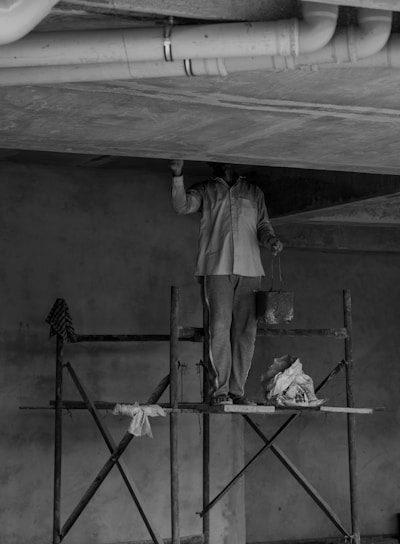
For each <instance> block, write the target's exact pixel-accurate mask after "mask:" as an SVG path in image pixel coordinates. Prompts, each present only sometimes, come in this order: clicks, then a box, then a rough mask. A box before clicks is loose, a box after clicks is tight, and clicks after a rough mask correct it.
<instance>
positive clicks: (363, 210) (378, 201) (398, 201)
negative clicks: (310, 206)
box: [273, 193, 400, 225]
mask: <svg viewBox="0 0 400 544" xmlns="http://www.w3.org/2000/svg"><path fill="white" fill-rule="evenodd" d="M304 221H307V222H308V221H312V222H313V221H314V222H315V221H318V222H335V223H341V224H343V223H353V224H354V223H367V224H372V223H373V224H391V225H393V224H399V225H400V193H394V194H390V195H385V196H380V197H376V198H363V199H360V200H358V201H355V202H349V203H346V204H341V205H339V206H327V207H322V208H316V209H314V210H312V211H305V212H299V213H292V214H289V215H285V216H282V217H277V218H275V219H274V220H273V223H274V225H281V224H284V223H293V222H304Z"/></svg>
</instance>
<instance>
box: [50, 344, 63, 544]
mask: <svg viewBox="0 0 400 544" xmlns="http://www.w3.org/2000/svg"><path fill="white" fill-rule="evenodd" d="M63 350H64V339H63V337H62V336H61V335H59V334H57V338H56V389H55V402H56V404H55V417H54V501H53V544H59V543H60V542H61V532H60V527H61V522H60V510H61V458H62V411H63Z"/></svg>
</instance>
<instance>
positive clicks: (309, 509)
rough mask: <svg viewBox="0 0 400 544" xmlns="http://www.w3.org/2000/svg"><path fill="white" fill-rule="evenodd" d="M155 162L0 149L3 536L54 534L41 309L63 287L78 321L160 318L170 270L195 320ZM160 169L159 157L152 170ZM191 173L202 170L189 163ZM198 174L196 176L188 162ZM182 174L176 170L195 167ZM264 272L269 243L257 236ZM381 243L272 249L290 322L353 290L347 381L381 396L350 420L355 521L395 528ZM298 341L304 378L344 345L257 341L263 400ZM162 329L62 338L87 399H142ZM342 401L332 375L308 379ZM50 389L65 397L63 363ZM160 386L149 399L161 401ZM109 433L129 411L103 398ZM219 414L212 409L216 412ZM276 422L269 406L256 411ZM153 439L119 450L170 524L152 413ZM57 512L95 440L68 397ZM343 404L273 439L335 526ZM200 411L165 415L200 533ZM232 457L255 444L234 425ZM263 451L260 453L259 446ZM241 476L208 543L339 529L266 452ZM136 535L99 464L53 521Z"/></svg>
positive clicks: (162, 429) (97, 539) (340, 496)
mask: <svg viewBox="0 0 400 544" xmlns="http://www.w3.org/2000/svg"><path fill="white" fill-rule="evenodd" d="M159 166H160V165H158V170H157V171H156V170H154V171H153V172H151V171H150V170H146V171H145V170H140V169H136V170H135V169H132V170H130V171H129V172H128V171H126V170H95V169H92V168H87V169H85V168H79V169H78V168H56V167H49V166H47V167H43V166H39V165H15V164H11V163H3V164H2V165H1V167H0V168H1V170H0V179H1V182H0V187H1V199H0V208H1V209H0V212H1V213H0V248H1V254H2V256H3V259H2V264H1V267H0V281H1V300H2V311H1V312H0V323H1V343H0V357H1V361H2V363H1V367H0V368H1V370H0V374H1V379H0V391H1V395H0V403H1V411H0V418H1V422H0V425H1V430H2V438H3V439H2V448H1V450H0V451H1V452H0V455H1V461H2V462H1V469H0V481H1V488H2V493H1V496H0V541H1V542H4V543H6V544H20V543H21V542H25V541H26V540H27V537H29V542H30V544H39V543H40V544H43V543H46V542H49V543H50V542H51V534H52V486H53V429H54V419H53V414H52V412H51V411H50V410H35V411H22V410H19V406H21V405H31V406H32V405H39V406H46V405H47V403H48V400H50V399H52V398H54V371H55V367H54V361H55V359H54V354H55V346H54V341H53V340H50V341H49V339H48V326H47V324H46V323H45V318H46V316H47V314H48V312H49V310H50V309H51V306H52V304H53V303H54V301H55V299H56V298H57V297H63V298H65V299H66V301H67V303H68V305H69V308H70V312H71V314H72V318H73V322H74V325H75V328H76V330H77V332H80V333H167V332H168V330H169V286H170V285H178V286H179V287H180V291H181V314H182V318H181V321H182V323H184V324H187V325H194V326H200V325H201V306H200V302H199V288H198V285H197V284H196V283H195V281H194V280H193V277H192V273H193V265H194V260H195V254H196V237H197V228H198V217H196V216H185V217H178V216H176V215H175V214H174V212H173V211H172V208H171V205H170V185H169V179H168V178H169V176H168V174H166V175H165V176H164V175H163V174H162V173H160V169H159ZM165 171H167V170H165ZM199 176H201V178H202V177H204V172H201V174H199ZM199 179H200V178H199ZM199 179H196V174H195V172H193V171H191V172H190V179H189V178H188V180H187V182H188V183H190V182H195V181H198V180H199ZM262 255H263V261H264V265H265V269H266V272H267V278H266V280H265V288H269V279H270V277H269V271H270V257H269V254H268V252H263V253H262ZM399 260H400V258H399V257H398V256H396V255H378V254H370V255H367V254H334V253H319V252H304V251H303V252H299V251H298V252H296V251H293V250H288V251H286V252H284V254H283V255H282V266H283V273H284V286H285V288H287V289H288V290H293V291H295V321H294V322H293V326H296V327H337V326H341V325H342V323H343V316H342V303H341V296H342V289H344V288H349V289H351V291H352V298H353V320H354V359H355V389H356V390H355V394H356V402H357V405H359V406H385V407H386V410H385V412H378V413H376V414H375V415H373V416H359V418H358V419H357V443H358V455H359V459H358V467H359V470H358V472H359V486H360V495H361V529H362V533H363V534H383V533H394V532H395V531H396V514H397V510H398V507H397V504H398V497H399V484H398V481H397V478H396V477H395V475H396V474H397V473H398V470H399V461H398V456H397V451H398V449H399V446H400V444H399V433H398V423H399V417H400V415H399V410H398V400H397V399H398V387H397V383H398V380H399V368H398V364H397V356H398V353H399V338H398V335H397V328H398V327H397V324H398V322H399V318H400V315H399V313H400V310H399V304H398V300H399V286H398V268H399V264H400V263H399ZM288 352H289V353H291V354H295V355H298V356H299V357H300V359H301V361H302V362H303V364H304V370H305V372H306V373H308V374H310V375H311V376H312V378H313V379H314V381H315V382H316V383H318V382H319V381H320V380H322V378H323V377H325V375H326V374H327V373H328V372H329V371H330V370H331V369H332V367H333V366H334V365H335V364H336V363H337V362H338V361H339V360H341V359H342V357H343V343H342V342H338V341H335V340H317V339H309V340H306V339H301V340H299V339H290V340H289V339H285V340H283V339H271V338H269V339H268V338H264V339H259V340H258V342H257V346H256V353H255V358H254V364H253V367H252V369H251V372H250V375H249V381H248V384H247V389H248V394H249V396H255V397H259V398H262V392H261V391H260V388H259V379H260V375H261V373H262V372H264V370H265V368H266V366H268V365H269V364H270V363H271V362H272V358H273V357H274V356H279V355H282V354H283V353H288ZM181 355H182V357H181V359H182V361H184V362H186V363H187V368H186V370H185V373H184V375H183V387H182V389H181V390H180V397H181V398H182V399H183V400H186V401H187V400H197V399H199V397H200V384H199V378H198V375H197V367H196V363H197V362H199V360H200V358H201V356H202V353H201V346H200V345H190V344H186V343H184V344H182V346H181ZM168 356H169V355H168V345H164V344H147V343H142V344H120V345H118V346H116V345H111V344H107V345H95V344H90V345H83V344H79V345H76V346H70V345H67V347H66V350H65V360H69V361H70V362H71V364H72V365H73V367H74V368H75V370H76V372H77V373H78V375H79V377H80V378H81V380H82V381H83V382H84V384H85V385H86V387H87V389H88V390H89V392H90V393H91V394H92V396H93V398H94V399H96V400H109V401H115V402H121V401H122V402H134V401H136V400H138V401H144V400H145V399H146V397H147V396H148V395H149V393H150V392H151V390H152V388H154V387H155V385H156V384H157V383H158V382H159V380H160V379H161V378H162V377H163V376H165V375H166V374H167V372H168ZM321 396H324V397H325V396H326V397H328V398H329V404H333V405H343V404H344V401H345V399H344V377H343V375H341V376H338V377H336V378H335V379H334V381H332V382H331V383H330V384H329V385H328V386H327V387H326V389H325V390H324V392H323V393H321ZM65 397H66V398H71V399H76V400H79V395H78V393H77V392H76V390H75V389H74V386H73V385H72V382H71V380H69V377H68V376H66V378H65ZM166 399H167V395H165V396H164V398H163V399H162V400H166ZM102 414H103V417H104V421H105V423H106V424H107V425H108V426H109V427H110V429H111V431H112V434H113V436H114V439H115V440H118V439H119V438H120V437H121V436H122V434H123V433H124V432H125V430H126V428H127V425H128V420H126V419H124V418H115V417H114V416H111V415H110V414H107V413H102ZM221 417H222V416H221ZM240 419H241V418H233V417H229V416H223V419H220V418H218V417H213V418H212V425H213V427H212V437H213V439H212V440H213V442H212V481H211V484H212V489H211V495H212V497H213V496H214V495H215V494H216V493H217V492H218V491H219V490H220V489H221V488H222V487H223V486H224V485H225V484H226V483H227V482H228V481H229V480H230V479H231V478H232V476H233V475H234V474H235V473H236V472H237V471H238V470H239V469H240V468H241V467H242V466H243V464H244V459H243V448H242V446H243V442H242V431H243V428H242V424H241V421H240ZM257 422H258V423H259V425H260V427H261V428H262V430H263V431H264V432H265V433H266V434H267V435H271V434H273V432H274V430H275V428H276V427H277V426H278V425H279V424H280V423H281V422H283V418H282V417H281V416H279V418H278V417H276V418H275V417H265V418H259V420H257ZM151 423H152V428H153V433H154V438H153V439H149V438H147V437H146V438H141V439H136V440H134V442H133V443H132V444H131V446H130V447H129V449H128V450H127V452H126V453H125V454H124V460H125V461H126V462H127V464H128V465H129V467H130V468H131V472H132V474H133V477H134V478H135V480H136V482H137V484H138V486H139V488H140V490H141V493H142V495H143V497H144V500H145V503H146V504H147V505H148V507H149V508H148V509H149V513H150V515H151V517H152V519H153V520H154V523H155V525H156V526H157V528H158V530H159V532H160V533H161V535H162V536H163V537H168V536H169V535H170V519H169V516H170V514H169V476H168V472H169V459H168V440H169V437H168V422H167V421H164V420H161V418H155V419H153V420H152V421H151ZM63 424H64V443H63V452H64V455H63V487H62V520H65V519H66V517H67V516H68V515H69V514H70V513H71V511H72V509H73V507H74V506H75V505H76V503H77V501H78V500H79V499H80V497H81V495H82V494H83V492H84V491H85V490H86V488H87V487H88V485H89V484H90V482H91V481H92V479H93V478H94V477H95V475H96V474H97V472H98V470H99V469H100V468H101V466H102V465H103V463H104V461H105V459H106V458H107V457H108V452H107V450H106V447H105V445H104V443H103V442H102V439H101V437H100V436H99V434H98V431H97V429H96V428H95V426H94V424H93V422H92V421H91V418H90V416H89V414H87V413H86V412H76V411H73V412H71V413H70V414H68V413H65V415H64V418H63ZM345 424H346V420H345V416H341V415H329V416H321V415H315V416H310V417H301V418H300V419H299V420H298V421H297V422H296V423H295V424H294V425H293V426H292V427H291V430H290V431H289V430H288V432H287V433H286V434H285V435H282V437H281V438H280V439H279V441H278V445H279V446H281V447H282V449H284V450H285V452H287V454H288V456H289V457H290V458H291V459H292V460H293V461H294V462H295V463H296V464H298V466H299V468H300V469H301V470H302V471H303V472H304V474H305V475H306V476H307V477H308V478H309V479H310V481H311V482H312V484H313V485H314V486H315V487H316V488H317V489H318V490H319V491H320V493H321V494H322V496H323V497H324V498H325V499H326V500H327V502H328V503H330V504H331V506H332V507H333V508H334V509H335V510H336V511H337V513H338V514H339V516H340V517H341V519H342V521H343V523H344V524H345V525H346V526H347V527H349V523H350V522H349V504H348V484H347V482H348V470H347V454H346V449H345V440H346V429H345ZM200 433H201V430H200V424H199V421H198V419H197V416H194V415H185V416H182V417H181V418H180V437H181V440H180V464H181V480H180V484H181V508H182V515H181V534H182V535H189V534H199V533H200V532H201V520H200V518H199V517H198V516H197V515H196V514H195V512H197V511H199V510H200V509H201V456H200V450H201V437H200ZM245 439H246V440H245V456H246V458H248V457H249V456H251V455H253V454H254V453H255V452H256V451H257V450H258V449H259V447H261V445H262V444H261V443H260V440H259V438H258V437H257V436H256V435H255V434H254V432H253V431H252V430H251V429H246V430H245ZM261 459H262V460H261ZM261 459H260V460H259V461H257V463H256V465H255V466H253V467H252V468H251V469H250V470H249V471H248V472H247V473H246V503H247V514H246V520H245V519H244V512H245V509H244V507H243V506H244V487H243V483H241V484H240V485H239V487H235V488H234V489H233V490H232V491H231V492H230V493H229V494H228V495H227V496H226V497H225V499H224V500H223V501H221V502H220V503H219V504H218V505H217V506H216V507H215V508H214V509H213V511H212V515H211V528H212V535H213V540H212V542H213V544H214V543H215V544H226V543H228V542H229V543H230V544H243V543H244V542H245V539H246V536H245V526H246V527H247V529H246V530H247V542H249V543H251V542H265V541H267V540H282V539H287V538H290V539H292V538H293V539H294V538H318V537H322V536H337V535H338V533H337V531H336V529H335V528H334V527H333V526H332V525H331V524H330V522H329V521H328V520H327V519H326V518H325V517H324V516H323V515H322V513H320V511H319V510H318V509H317V507H316V506H315V505H314V503H312V502H311V499H309V497H308V496H307V495H306V494H305V493H304V491H303V490H302V489H300V488H297V487H296V485H297V484H296V482H295V481H294V480H293V479H292V477H291V476H290V475H289V474H288V473H286V472H285V471H284V469H283V467H281V466H280V465H279V463H278V461H277V460H276V459H274V457H273V456H272V454H271V452H266V453H265V454H264V457H263V458H261ZM144 538H148V535H147V531H146V529H145V527H144V524H143V523H142V521H141V519H140V517H139V515H138V514H137V512H136V509H135V507H134V505H133V503H132V502H131V499H130V497H129V496H128V493H127V491H126V489H125V487H124V485H123V483H122V481H121V479H120V476H119V474H118V473H117V472H115V473H114V471H113V472H112V473H111V474H110V475H109V477H108V478H107V479H106V481H105V482H104V483H103V484H102V486H101V488H100V489H99V491H98V493H97V494H96V496H95V497H94V499H93V501H92V502H91V503H90V505H89V506H88V507H87V508H86V510H85V511H84V513H83V514H82V516H81V518H80V519H79V520H78V522H77V523H76V525H75V526H74V527H73V528H72V530H71V532H70V533H69V534H68V535H67V537H66V539H65V542H66V544H68V543H71V544H81V542H85V544H117V543H118V544H119V543H121V542H128V541H134V540H138V539H144Z"/></svg>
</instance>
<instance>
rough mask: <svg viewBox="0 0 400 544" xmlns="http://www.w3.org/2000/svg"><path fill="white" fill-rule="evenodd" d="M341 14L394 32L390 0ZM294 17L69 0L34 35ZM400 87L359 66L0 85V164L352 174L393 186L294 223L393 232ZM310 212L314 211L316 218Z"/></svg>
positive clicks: (393, 74) (272, 3)
mask: <svg viewBox="0 0 400 544" xmlns="http://www.w3.org/2000/svg"><path fill="white" fill-rule="evenodd" d="M327 3H335V4H338V2H336V1H335V0H330V2H327ZM340 4H341V7H340V9H339V24H340V25H342V26H346V25H349V24H351V23H352V22H353V21H354V20H355V19H354V18H355V7H362V6H363V7H375V8H379V9H383V10H392V11H393V12H394V19H393V28H392V32H393V33H396V32H397V30H398V27H399V26H400V25H399V14H398V13H397V11H399V10H400V2H398V1H395V0H381V1H379V2H377V1H375V0H374V1H372V0H370V1H362V0H349V1H343V2H340ZM299 9H300V7H299V2H294V1H285V0H279V1H278V0H248V1H247V2H240V1H239V0H236V1H234V0H202V2H198V0H193V1H190V0H168V1H166V0H164V1H161V0H146V1H144V0H142V1H130V0H74V1H69V2H60V3H59V4H58V5H57V6H56V7H55V8H53V10H52V12H51V14H50V15H49V16H48V17H47V18H46V19H45V20H44V21H43V22H42V23H41V24H40V25H39V27H38V28H36V29H35V31H49V30H55V31H60V32H61V31H63V30H68V29H71V28H73V29H94V28H121V27H122V28H126V27H131V26H143V25H149V24H151V25H154V24H156V25H158V24H160V25H164V24H165V21H166V18H167V17H168V16H171V15H173V16H174V17H175V24H186V23H188V22H192V23H193V22H201V21H217V20H220V21H225V20H226V21H229V20H232V21H234V20H277V19H281V18H288V17H292V16H298V14H299ZM399 32H400V30H399ZM399 85H400V69H398V70H397V69H391V68H366V67H359V66H357V65H355V66H353V67H341V66H340V65H339V66H336V67H332V68H329V69H320V70H310V69H307V68H305V69H302V70H285V71H284V70H282V71H253V72H244V73H237V74H232V75H228V76H226V77H220V76H213V77H206V76H202V77H191V78H182V77H176V78H154V79H141V80H130V81H112V82H109V81H108V82H96V83H62V84H57V85H55V84H46V85H37V86H29V85H24V86H14V87H7V86H5V87H3V86H1V85H0V138H1V143H0V147H1V148H2V151H1V152H0V160H12V157H13V156H14V153H15V152H16V151H18V150H27V151H28V152H35V151H36V152H44V151H45V152H54V153H56V155H53V156H54V157H60V156H61V155H59V154H71V156H75V157H76V156H79V157H80V156H85V155H86V154H87V155H88V156H89V157H90V158H89V159H88V161H89V162H90V161H94V163H95V162H96V160H98V161H100V163H99V164H97V166H99V165H101V164H102V161H103V162H104V161H105V163H108V162H109V157H139V158H152V159H168V158H183V159H186V160H187V161H209V160H215V161H219V160H223V161H229V162H233V163H236V164H242V165H252V166H257V165H258V166H260V167H262V168H270V169H271V168H295V169H302V170H307V171H313V170H315V171H319V172H321V171H335V172H337V173H339V172H343V173H346V172H347V173H356V174H358V176H359V177H358V179H359V180H361V179H362V177H363V176H361V173H364V174H370V175H371V176H372V177H370V179H375V180H377V179H378V176H382V175H384V176H387V179H388V180H389V179H390V182H388V184H387V188H386V189H385V188H383V189H382V187H380V189H379V191H376V190H373V189H371V187H370V185H368V187H366V189H365V190H364V192H363V191H361V192H360V194H359V195H358V198H361V199H362V202H363V204H362V205H361V204H355V203H354V199H352V202H353V203H352V204H346V202H344V201H343V199H342V202H341V203H340V205H337V204H335V202H334V201H331V202H330V203H328V207H329V208H330V209H329V210H326V209H325V208H326V207H327V206H326V205H321V206H319V204H318V203H317V205H315V206H313V207H311V208H312V209H310V207H309V206H305V207H304V208H301V209H298V210H290V215H292V216H293V217H292V220H293V222H296V223H298V222H299V221H303V222H304V221H306V222H308V223H310V224H311V223H314V222H315V221H316V220H319V221H325V222H327V223H330V224H331V223H332V222H333V221H337V222H340V223H342V222H344V223H348V222H350V223H364V224H369V223H371V224H381V225H385V226H387V225H388V224H390V225H397V224H399V223H400V219H399V218H400V214H399V212H398V211H397V210H398V208H399V206H398V204H399V200H400V197H399V192H400V186H398V185H397V184H398V180H397V176H398V174H399V173H400V152H399V139H400V93H399V92H398V89H399ZM25 156H26V155H25ZM30 156H31V157H32V155H30ZM14 158H15V156H14ZM20 158H21V156H20ZM83 162H85V161H83ZM193 164H194V163H193ZM374 176H375V177H374ZM367 177H368V176H367ZM385 179H386V178H385ZM385 195H386V196H385ZM371 198H372V199H373V200H370V199H371ZM366 199H367V200H368V202H367V201H366ZM343 205H345V206H347V207H343ZM332 206H334V207H332ZM318 207H322V208H323V210H322V211H321V212H316V211H315V209H316V208H318ZM361 208H362V209H361ZM304 213H305V215H302V214H304ZM282 215H284V216H286V215H288V214H287V213H285V212H284V213H283V214H282ZM355 217H356V219H354V218H355ZM284 222H286V223H287V221H286V220H285V221H284ZM282 228H283V227H282ZM392 249H394V248H392Z"/></svg>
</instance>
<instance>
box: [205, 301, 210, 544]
mask: <svg viewBox="0 0 400 544" xmlns="http://www.w3.org/2000/svg"><path fill="white" fill-rule="evenodd" d="M203 331H204V332H203V335H204V340H203V402H204V403H205V404H208V403H209V402H210V378H209V375H208V369H209V365H210V360H209V359H210V352H209V350H210V334H209V313H208V308H207V305H206V304H204V303H203ZM209 502H210V414H206V413H205V414H203V509H204V508H206V506H207V505H208V503H209ZM203 544H210V514H209V513H208V512H206V513H205V514H204V516H203Z"/></svg>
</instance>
